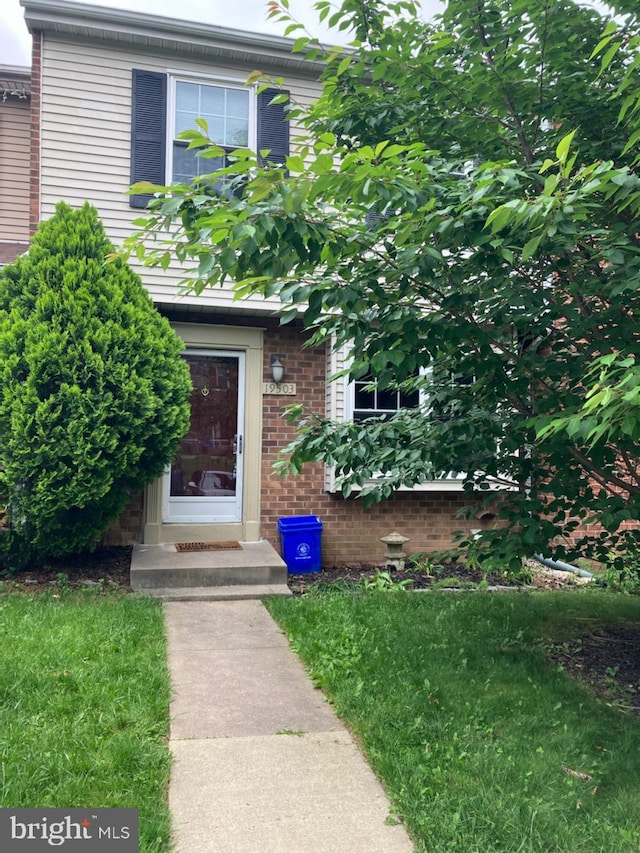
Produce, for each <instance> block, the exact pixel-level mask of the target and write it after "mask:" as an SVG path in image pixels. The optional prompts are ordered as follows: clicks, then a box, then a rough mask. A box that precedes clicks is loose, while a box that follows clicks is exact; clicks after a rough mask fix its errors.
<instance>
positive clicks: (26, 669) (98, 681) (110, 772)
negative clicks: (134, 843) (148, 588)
mask: <svg viewBox="0 0 640 853" xmlns="http://www.w3.org/2000/svg"><path fill="white" fill-rule="evenodd" d="M169 694H170V687H169V677H168V672H167V667H166V648H165V637H164V629H163V620H162V609H161V606H160V605H159V603H158V602H156V601H152V600H149V599H143V598H134V597H133V596H131V595H127V594H125V593H108V594H107V593H102V592H95V591H92V590H87V591H82V590H80V591H75V592H74V591H71V590H65V589H62V590H61V591H60V593H59V594H58V595H54V594H51V593H35V594H33V595H25V594H19V593H11V594H4V595H0V759H1V761H2V766H1V768H0V769H1V773H0V806H3V807H7V806H13V807H46V806H56V807H61V808H65V807H66V808H71V807H84V806H86V807H91V806H93V807H103V808H106V807H114V808H115V807H120V808H125V807H129V808H137V809H139V811H140V850H141V851H142V853H152V851H153V853H160V851H168V850H169V849H170V845H169V840H168V839H169V814H168V808H167V802H166V791H167V784H168V778H169V751H168V745H167V738H168V722H169V718H168V703H169Z"/></svg>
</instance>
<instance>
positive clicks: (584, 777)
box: [562, 764, 593, 782]
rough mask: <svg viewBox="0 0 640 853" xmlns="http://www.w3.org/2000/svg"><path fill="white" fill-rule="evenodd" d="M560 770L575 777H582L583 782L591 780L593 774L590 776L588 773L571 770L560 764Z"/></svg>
mask: <svg viewBox="0 0 640 853" xmlns="http://www.w3.org/2000/svg"><path fill="white" fill-rule="evenodd" d="M562 770H563V771H564V772H565V773H566V774H567V775H569V776H573V777H574V778H575V779H582V781H583V782H593V776H590V775H589V774H588V773H580V771H579V770H571V769H570V768H569V767H565V766H564V764H563V765H562Z"/></svg>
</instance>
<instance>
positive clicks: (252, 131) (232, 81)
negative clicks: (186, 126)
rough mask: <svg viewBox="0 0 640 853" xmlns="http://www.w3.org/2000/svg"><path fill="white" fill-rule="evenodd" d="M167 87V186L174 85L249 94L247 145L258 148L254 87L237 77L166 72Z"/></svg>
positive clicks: (170, 177) (170, 171) (170, 166)
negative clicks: (189, 84) (188, 84)
mask: <svg viewBox="0 0 640 853" xmlns="http://www.w3.org/2000/svg"><path fill="white" fill-rule="evenodd" d="M167 73H168V76H169V80H168V84H169V85H168V86H167V116H166V124H167V138H166V152H167V155H166V158H165V159H166V173H165V182H166V184H167V185H169V184H171V183H173V143H174V142H175V126H176V83H180V82H182V83H201V84H202V85H203V86H223V87H224V88H226V89H241V90H242V91H243V92H247V91H248V92H249V144H248V147H249V148H250V149H251V150H252V151H255V150H256V149H257V146H258V99H257V97H256V87H255V86H247V84H246V81H245V80H243V79H242V78H239V77H224V76H222V75H215V76H214V75H212V74H199V73H196V72H194V71H168V72H167Z"/></svg>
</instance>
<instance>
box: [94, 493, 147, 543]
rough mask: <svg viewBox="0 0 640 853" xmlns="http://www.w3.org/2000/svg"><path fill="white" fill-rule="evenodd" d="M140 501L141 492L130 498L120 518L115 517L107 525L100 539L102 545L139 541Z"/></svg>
mask: <svg viewBox="0 0 640 853" xmlns="http://www.w3.org/2000/svg"><path fill="white" fill-rule="evenodd" d="M142 501H143V495H142V492H139V493H138V494H137V495H134V496H133V497H132V498H131V500H130V501H129V503H128V504H127V506H126V507H125V509H124V512H123V513H122V515H121V516H120V518H116V519H115V520H114V521H112V522H111V524H110V525H109V529H108V530H107V532H106V533H105V534H104V535H103V537H102V539H101V540H100V543H101V544H102V545H133V543H134V542H139V541H140V538H141V534H142V519H143V510H142Z"/></svg>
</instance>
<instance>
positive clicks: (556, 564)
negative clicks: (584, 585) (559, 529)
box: [533, 554, 593, 578]
mask: <svg viewBox="0 0 640 853" xmlns="http://www.w3.org/2000/svg"><path fill="white" fill-rule="evenodd" d="M533 556H534V559H535V560H537V561H538V562H539V563H542V565H543V566H546V567H547V568H548V569H556V571H559V572H571V573H572V574H574V575H578V577H579V578H593V575H592V574H591V572H587V571H585V570H584V569H579V568H578V567H577V566H572V565H571V563H563V562H562V560H550V559H549V558H548V557H543V556H542V554H534V555H533Z"/></svg>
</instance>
